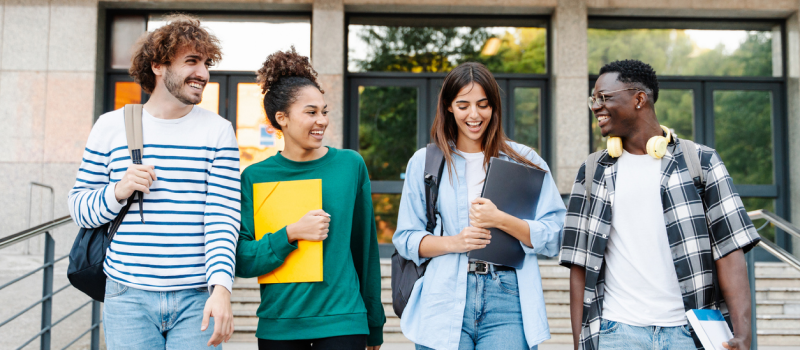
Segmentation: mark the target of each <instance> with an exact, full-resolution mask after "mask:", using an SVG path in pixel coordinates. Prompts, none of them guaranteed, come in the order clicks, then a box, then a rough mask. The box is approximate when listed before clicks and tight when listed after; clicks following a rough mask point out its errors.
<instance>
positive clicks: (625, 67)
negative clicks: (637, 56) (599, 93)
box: [600, 60, 658, 103]
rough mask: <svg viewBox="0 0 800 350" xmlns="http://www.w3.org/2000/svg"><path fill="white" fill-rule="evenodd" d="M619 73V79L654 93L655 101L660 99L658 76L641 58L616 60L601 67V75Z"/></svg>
mask: <svg viewBox="0 0 800 350" xmlns="http://www.w3.org/2000/svg"><path fill="white" fill-rule="evenodd" d="M605 73H619V76H618V77H617V81H619V82H622V83H628V84H632V85H635V86H636V87H638V88H641V89H643V90H645V92H646V93H648V94H652V95H653V103H656V101H658V78H656V71H655V70H654V69H653V67H651V66H650V65H649V64H647V63H644V62H642V61H639V60H623V61H614V62H611V63H608V64H606V65H605V66H603V68H600V75H603V74H605Z"/></svg>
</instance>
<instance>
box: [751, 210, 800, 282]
mask: <svg viewBox="0 0 800 350" xmlns="http://www.w3.org/2000/svg"><path fill="white" fill-rule="evenodd" d="M747 215H748V216H749V217H750V220H759V219H764V220H767V222H769V223H772V224H773V225H775V226H776V227H777V228H779V229H781V230H783V231H784V232H787V233H789V234H790V235H792V236H795V237H797V238H800V229H798V228H797V227H795V226H794V225H792V224H791V223H790V222H788V221H786V220H785V219H784V218H782V217H780V216H777V215H775V213H772V212H770V211H768V210H764V209H759V210H753V211H750V212H747ZM758 245H759V246H761V248H764V250H766V251H767V252H769V253H770V254H772V255H774V256H775V257H776V258H778V259H780V260H781V261H783V262H785V263H787V264H789V266H791V267H794V268H795V269H797V270H798V271H800V259H797V257H795V256H794V255H792V253H790V252H788V251H786V250H785V249H783V248H781V247H780V246H778V245H777V244H775V243H773V242H772V241H770V240H768V239H762V240H761V242H760V243H759V244H758Z"/></svg>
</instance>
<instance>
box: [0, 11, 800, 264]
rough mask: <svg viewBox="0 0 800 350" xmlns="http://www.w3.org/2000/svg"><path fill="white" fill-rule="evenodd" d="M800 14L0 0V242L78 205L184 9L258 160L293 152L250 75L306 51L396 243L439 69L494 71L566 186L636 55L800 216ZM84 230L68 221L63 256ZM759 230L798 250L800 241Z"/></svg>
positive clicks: (247, 156)
mask: <svg viewBox="0 0 800 350" xmlns="http://www.w3.org/2000/svg"><path fill="white" fill-rule="evenodd" d="M799 10H800V1H798V0H757V1H752V0H751V1H740V0H695V1H690V0H674V1H661V2H641V1H629V0H491V1H477V0H462V1H453V0H405V1H399V0H276V1H255V0H241V1H226V0H217V1H214V0H200V1H182V0H171V1H170V0H158V1H100V2H98V1H96V0H0V48H1V50H0V125H2V130H4V137H3V138H2V145H3V146H4V147H3V150H4V152H2V153H0V176H2V178H3V179H4V180H5V186H3V188H2V189H0V194H2V198H3V199H4V200H3V201H0V208H1V209H0V227H2V232H0V237H2V236H6V235H8V234H11V233H14V232H18V231H21V230H23V229H25V228H27V227H29V226H32V225H35V224H38V223H41V222H44V221H47V220H49V219H51V218H53V217H60V216H63V215H67V213H68V211H67V202H66V198H67V192H68V190H69V189H70V188H71V187H72V185H73V182H74V179H75V174H76V172H77V169H78V166H79V164H80V162H81V157H82V154H83V149H84V145H85V142H86V139H87V137H88V135H89V131H90V130H91V128H92V125H93V123H94V121H95V120H96V119H97V117H98V116H99V115H101V114H102V113H105V112H108V111H110V110H113V109H115V108H119V107H120V106H121V105H124V104H125V103H134V102H143V101H145V100H146V99H147V96H146V95H145V94H143V93H142V92H141V91H140V90H139V89H138V86H136V85H135V84H134V83H132V82H131V80H130V78H129V77H128V76H127V74H126V70H127V66H126V64H129V57H130V47H131V45H133V43H134V42H135V40H136V38H137V37H138V36H140V35H141V34H142V33H144V32H145V31H146V30H152V29H153V28H155V27H157V26H159V25H160V24H162V23H163V21H162V19H163V16H164V15H166V14H169V13H171V12H175V11H180V12H187V13H193V14H196V15H199V16H200V17H201V18H202V19H203V21H204V23H206V24H208V26H209V28H210V29H211V30H212V31H213V32H215V34H217V35H218V36H220V37H221V38H222V40H223V45H224V49H225V52H224V54H225V57H224V58H223V61H222V62H221V63H220V65H218V66H217V67H215V69H214V70H213V71H212V73H211V76H212V79H211V82H212V84H209V86H208V88H207V91H206V95H207V96H206V97H205V98H204V101H203V107H204V108H209V109H212V110H215V111H216V112H217V113H219V114H220V115H222V116H223V117H225V118H227V119H229V120H230V121H231V122H232V123H233V125H234V127H235V129H236V130H237V137H238V138H239V142H240V147H241V148H242V161H243V165H246V164H251V163H252V162H255V161H258V160H260V159H263V158H264V157H267V156H269V155H270V154H274V152H275V151H276V150H277V149H279V148H280V147H281V140H280V139H278V138H276V137H275V136H274V130H272V129H271V127H270V126H269V125H267V124H266V121H265V120H264V118H263V115H262V114H261V113H262V112H261V110H260V109H259V108H260V107H259V103H260V99H261V96H260V91H258V89H257V88H256V87H255V85H254V76H255V75H254V71H255V70H256V69H258V68H259V66H260V64H261V62H263V61H264V59H265V58H266V55H267V54H269V53H270V52H273V51H274V50H276V49H286V48H288V47H289V46H291V45H293V46H295V47H296V48H297V50H298V51H299V52H301V53H305V54H308V55H310V57H311V59H312V63H313V65H314V67H315V69H316V70H317V72H318V73H319V78H320V82H321V84H322V87H323V89H324V90H325V99H326V102H327V103H328V105H329V109H330V114H329V116H330V120H331V122H330V127H329V128H328V132H327V133H326V137H325V140H326V142H327V143H328V144H329V145H331V146H335V147H340V148H351V149H356V150H359V151H360V152H361V154H362V155H363V156H364V158H365V160H366V161H367V164H368V167H369V169H370V173H371V176H372V183H373V200H374V202H375V211H376V219H378V223H379V231H380V232H379V235H380V237H381V239H382V241H384V242H387V241H388V239H389V237H390V236H391V233H392V232H393V231H394V222H393V220H396V207H397V203H398V202H399V193H400V189H401V188H402V183H403V182H402V181H403V178H404V171H405V164H406V162H407V160H408V158H409V157H410V155H411V154H412V153H413V151H414V150H416V149H418V148H419V147H422V146H424V145H425V144H426V143H427V142H428V140H429V128H430V125H431V123H432V121H433V116H434V115H435V106H436V102H437V101H436V96H437V92H438V88H439V87H440V86H441V81H442V78H443V77H444V75H445V74H446V72H447V71H448V70H449V69H450V68H452V67H453V66H454V65H456V64H458V63H459V62H463V61H468V60H477V61H481V62H483V63H485V64H486V65H487V66H489V67H490V69H492V71H493V72H495V73H496V77H497V79H498V82H499V83H500V85H501V87H502V88H503V91H504V96H503V99H504V100H503V102H504V106H503V109H504V112H503V114H504V115H503V118H504V126H505V128H506V130H507V133H508V134H509V135H510V136H511V137H512V138H514V139H515V140H518V141H520V142H523V143H526V144H528V145H531V146H532V147H534V148H535V149H536V150H537V151H538V152H539V153H541V154H542V156H543V157H544V158H545V159H546V160H547V161H548V163H549V164H550V167H551V169H552V170H553V172H554V175H555V177H556V181H557V184H558V187H559V189H560V191H561V193H563V194H568V193H569V191H570V189H571V186H572V182H573V180H574V178H575V174H576V172H577V170H578V168H579V167H580V165H581V164H582V162H583V160H584V159H585V157H586V156H587V155H588V154H589V153H590V150H594V149H598V148H602V147H603V142H604V141H603V140H602V139H601V138H600V137H599V135H597V134H596V132H595V131H594V130H593V126H592V118H591V117H590V113H589V110H588V108H587V106H586V99H587V96H588V95H589V94H590V91H591V90H590V88H591V86H592V85H593V80H594V79H596V74H597V73H598V72H597V71H598V69H599V67H600V66H601V65H602V64H603V63H607V62H609V61H612V60H615V59H622V58H637V59H641V60H644V61H647V62H649V63H651V64H653V66H654V67H655V68H656V70H657V71H658V72H659V79H660V81H661V89H662V96H661V99H660V100H659V103H657V104H656V106H657V114H658V116H659V118H660V120H661V122H662V123H664V124H666V125H668V126H670V127H671V128H673V129H675V130H676V132H677V133H678V135H679V136H680V137H687V138H693V139H694V140H695V141H697V142H700V143H704V144H708V145H710V146H712V147H715V148H717V149H718V150H719V151H720V154H721V155H722V158H723V161H725V162H726V164H728V167H729V169H731V173H732V174H733V176H734V180H735V181H736V184H737V187H738V188H739V190H740V192H741V194H742V197H743V198H744V199H745V204H746V206H747V207H748V210H754V209H761V208H766V209H768V210H770V211H773V212H776V213H777V214H778V215H780V216H782V217H784V218H786V219H788V220H790V221H792V222H794V223H799V222H800V176H797V175H796V174H798V173H799V172H800V137H799V136H797V135H800V17H799V16H798V11H799ZM792 174H795V175H792ZM31 182H37V183H42V184H46V185H49V186H52V187H53V198H54V199H51V197H50V192H49V191H48V190H47V189H44V188H41V187H37V186H35V185H34V187H31ZM51 205H52V208H51ZM756 224H757V225H759V223H756ZM75 232H76V228H75V227H69V228H63V229H60V230H59V232H58V233H57V236H56V241H57V242H58V248H57V251H58V252H66V251H67V250H68V249H69V246H70V245H71V237H74V234H75ZM761 232H762V233H763V234H765V235H766V236H767V237H769V238H771V239H774V240H775V241H776V242H777V243H778V244H779V245H781V246H783V247H786V248H788V249H791V250H793V251H794V253H795V255H800V254H798V253H800V242H797V241H796V242H792V241H791V239H790V238H789V237H788V236H787V235H786V234H783V233H781V232H775V230H774V228H771V227H765V228H764V229H763V230H762V231H761ZM792 243H794V244H792ZM37 244H38V243H36V242H32V243H29V244H25V245H19V246H18V247H13V248H11V249H12V250H16V251H17V252H19V253H35V252H38V251H40V250H41V247H40V244H38V245H37Z"/></svg>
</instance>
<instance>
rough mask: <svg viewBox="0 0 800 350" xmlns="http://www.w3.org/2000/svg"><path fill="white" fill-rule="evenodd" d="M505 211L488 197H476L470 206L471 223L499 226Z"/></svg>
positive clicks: (487, 226)
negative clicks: (498, 207)
mask: <svg viewBox="0 0 800 350" xmlns="http://www.w3.org/2000/svg"><path fill="white" fill-rule="evenodd" d="M504 214H505V213H504V212H503V211H501V210H500V209H497V206H496V205H494V203H492V201H491V200H488V199H486V198H480V197H478V198H475V200H473V201H472V203H471V205H470V207H469V223H470V225H472V226H473V227H479V228H492V227H499V226H500V222H501V221H502V220H503V215H504Z"/></svg>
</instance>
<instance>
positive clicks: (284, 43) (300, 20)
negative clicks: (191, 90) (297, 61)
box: [147, 15, 311, 71]
mask: <svg viewBox="0 0 800 350" xmlns="http://www.w3.org/2000/svg"><path fill="white" fill-rule="evenodd" d="M200 21H201V23H202V25H203V26H204V27H206V28H207V29H208V30H209V31H210V32H211V33H213V34H214V35H216V36H217V38H219V40H220V42H221V44H222V53H223V55H222V60H221V61H220V62H219V63H217V64H216V65H215V66H213V67H211V70H219V71H255V70H257V69H258V68H259V67H261V64H262V63H263V62H264V60H265V59H266V58H267V56H268V55H269V54H271V53H273V52H275V51H278V50H288V49H289V48H290V47H291V46H292V45H294V47H295V49H297V52H298V53H299V54H301V55H303V56H307V57H310V56H311V20H310V19H309V18H308V17H291V16H281V17H269V16H249V15H240V16H236V15H229V16H225V15H209V16H200ZM165 24H166V23H165V22H164V21H163V18H162V17H161V16H160V15H159V16H155V15H153V16H150V19H149V20H148V22H147V30H148V31H153V30H155V29H156V28H159V27H161V26H164V25H165Z"/></svg>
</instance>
